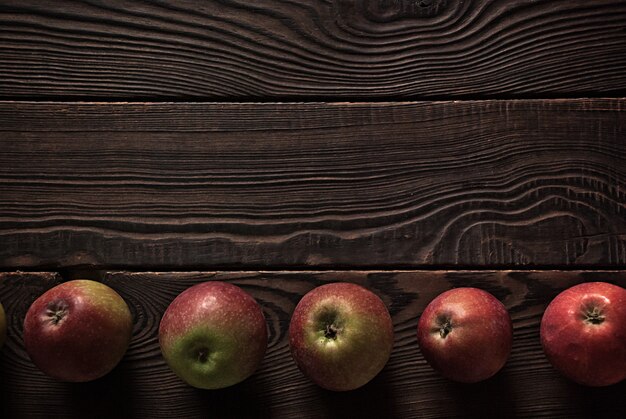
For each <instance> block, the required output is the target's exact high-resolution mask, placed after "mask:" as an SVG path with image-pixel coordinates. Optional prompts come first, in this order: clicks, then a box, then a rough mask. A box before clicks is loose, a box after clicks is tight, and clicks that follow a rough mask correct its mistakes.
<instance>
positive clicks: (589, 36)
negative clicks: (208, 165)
mask: <svg viewBox="0 0 626 419" xmlns="http://www.w3.org/2000/svg"><path fill="white" fill-rule="evenodd" d="M624 26H626V3H624V1H622V0H594V1H588V0H557V1H536V0H472V1H462V0H428V1H419V2H418V1H416V0H386V1H380V0H299V1H286V0H283V1H275V0H272V1H269V0H263V1H254V2H245V1H239V0H237V1H235V0H230V1H218V0H209V1H204V2H203V3H202V5H201V6H199V5H198V3H197V2H196V1H192V0H170V1H167V2H165V1H151V2H137V1H135V2H130V1H127V0H110V1H107V2H94V1H75V0H72V1H63V2H53V1H41V0H3V1H2V4H1V5H0V97H1V98H5V99H7V98H13V99H24V98H61V97H63V98H66V97H75V98H83V99H84V98H97V97H100V98H120V99H123V98H126V99H128V98H134V99H137V98H148V99H152V100H154V99H158V98H161V99H163V98H172V99H185V98H187V99H205V100H206V99H224V98H238V99H241V98H248V99H251V100H253V99H254V98H292V99H295V98H310V97H321V98H331V97H334V98H336V97H352V98H356V97H361V98H371V97H396V98H397V97H412V98H434V97H448V98H453V97H457V98H458V97H478V96H480V97H483V98H486V97H494V96H497V97H523V96H526V97H528V96H533V95H542V97H562V96H563V95H570V96H571V95H576V96H581V95H583V96H586V95H590V94H591V95H598V94H604V95H623V94H624V92H625V91H626V71H624V69H625V68H626V32H625V31H624Z"/></svg>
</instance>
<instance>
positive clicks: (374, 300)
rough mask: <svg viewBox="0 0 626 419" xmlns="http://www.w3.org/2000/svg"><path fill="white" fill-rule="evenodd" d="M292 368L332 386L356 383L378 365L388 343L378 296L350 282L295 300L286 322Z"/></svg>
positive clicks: (389, 329)
mask: <svg viewBox="0 0 626 419" xmlns="http://www.w3.org/2000/svg"><path fill="white" fill-rule="evenodd" d="M289 346H290V349H291V354H292V356H293V359H294V360H295V362H296V364H297V365H298V368H300V370H301V371H302V372H303V373H304V375H305V376H307V377H308V378H309V379H310V380H312V381H313V382H314V383H316V384H317V385H319V386H321V387H323V388H325V389H328V390H333V391H347V390H353V389H356V388H359V387H361V386H363V385H365V384H367V383H368V382H369V381H371V380H372V379H373V378H374V377H375V376H376V375H378V373H379V372H380V371H381V370H382V369H383V367H384V366H385V364H386V363H387V361H388V360H389V356H390V354H391V350H392V348H393V323H392V321H391V316H390V315H389V311H388V310H387V307H386V306H385V304H384V303H383V302H382V300H381V299H380V298H379V297H378V296H377V295H376V294H374V293H373V292H371V291H369V290H367V289H366V288H364V287H362V286H360V285H356V284H352V283H343V282H340V283H332V284H326V285H322V286H320V287H317V288H315V289H313V290H311V291H310V292H309V293H307V294H306V295H305V296H304V297H303V298H302V299H301V300H300V302H299V303H298V305H297V306H296V309H295V311H294V313H293V316H292V318H291V323H290V325H289Z"/></svg>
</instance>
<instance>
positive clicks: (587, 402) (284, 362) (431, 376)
mask: <svg viewBox="0 0 626 419" xmlns="http://www.w3.org/2000/svg"><path fill="white" fill-rule="evenodd" d="M52 279H54V278H52ZM99 279H100V280H101V281H103V282H105V283H107V284H109V285H110V286H111V287H113V288H114V289H116V290H117V291H118V292H119V293H120V294H121V295H122V296H123V297H124V298H125V300H126V301H127V302H128V304H129V306H130V308H131V311H132V313H133V317H134V324H135V326H134V333H133V338H132V341H131V345H130V348H129V351H128V353H127V355H126V356H125V358H124V360H123V361H122V363H121V364H120V365H119V366H118V367H117V368H116V369H115V370H114V371H113V372H112V373H111V374H109V375H108V376H106V377H104V378H102V379H100V380H97V381H95V382H92V383H89V384H83V385H72V384H64V383H59V382H56V381H54V380H52V379H49V378H47V377H46V376H44V375H43V374H42V373H40V372H38V371H37V370H36V369H35V367H34V366H33V365H32V364H31V362H30V361H29V360H28V356H27V355H26V353H25V352H24V350H23V344H22V341H21V322H22V320H23V317H24V314H25V312H26V310H27V308H28V305H29V304H30V303H31V302H32V300H33V299H34V298H35V297H36V294H35V293H33V290H37V291H39V292H43V291H44V290H45V289H47V288H49V287H50V286H52V284H53V282H51V278H50V277H49V276H44V277H42V278H41V279H37V278H36V275H35V274H0V300H1V301H3V302H4V304H5V306H6V307H7V311H8V315H9V318H10V329H9V331H10V334H9V341H8V344H7V346H6V347H5V348H4V349H3V351H2V352H1V353H0V372H1V373H0V377H1V379H0V386H1V391H0V400H1V406H2V409H3V410H4V413H5V414H4V415H3V417H43V416H45V417H65V418H69V417H86V416H90V415H91V413H92V412H99V414H100V415H101V416H103V417H121V416H124V417H138V418H139V417H141V418H145V417H150V418H171V417H205V416H206V415H207V414H208V413H210V414H211V415H212V416H214V417H236V418H241V417H272V418H292V417H293V418H296V417H297V418H336V417H372V418H381V417H397V418H417V417H419V418H444V417H445V418H449V417H481V418H484V417H510V418H513V417H546V418H555V417H568V418H584V417H594V418H623V417H626V404H624V402H623V394H624V391H625V390H626V382H622V383H620V384H617V385H614V386H610V387H606V388H596V389H594V388H586V387H583V386H579V385H576V384H573V383H571V382H569V381H567V380H566V379H564V378H562V377H561V376H560V375H559V374H558V373H557V372H556V371H554V370H553V369H552V367H551V366H550V365H549V364H548V362H547V360H546V359H545V356H544V355H543V353H542V349H541V344H540V342H539V323H540V319H541V315H542V313H543V310H544V309H545V307H546V306H547V304H548V303H549V301H550V300H551V299H552V298H553V297H555V296H556V295H557V293H559V292H560V291H561V290H563V289H565V288H567V287H569V286H572V285H574V284H576V283H580V282H585V281H598V280H599V281H609V282H612V283H615V284H618V285H621V286H626V272H623V271H622V272H615V271H594V272H585V271H569V272H561V271H393V272H390V271H343V272H332V271H331V272H306V271H303V272H297V271H291V272H195V273H127V272H112V273H107V274H104V275H102V276H101V277H100V278H99ZM206 280H217V281H228V282H232V283H234V284H237V285H239V286H241V287H242V288H243V289H245V290H246V291H247V292H249V293H250V294H251V295H253V296H254V297H255V298H256V299H257V301H259V303H260V304H261V306H262V307H263V310H264V313H265V316H266V319H267V324H268V330H269V336H270V339H269V347H268V351H267V354H266V357H265V359H264V361H263V363H262V365H261V367H260V369H259V370H258V371H257V373H255V375H253V376H252V377H251V378H250V379H248V380H246V381H245V382H243V383H241V384H239V385H237V386H235V387H232V388H229V389H225V390H220V391H199V390H195V389H192V388H190V387H188V386H186V385H185V384H184V383H182V382H181V381H180V380H178V379H177V378H176V376H175V375H174V374H173V373H172V372H171V371H169V370H168V368H167V366H166V364H165V362H164V360H163V359H162V357H161V354H160V351H159V346H158V341H157V332H158V324H159V321H160V317H161V315H162V313H163V312H164V311H165V309H166V307H167V306H168V304H169V303H170V302H171V301H172V300H173V299H174V298H175V296H176V295H178V293H180V292H182V291H183V290H184V289H186V288H187V287H189V286H191V285H194V284H196V283H199V282H202V281H206ZM333 281H348V282H354V283H358V284H362V285H364V286H366V287H368V288H370V289H371V290H373V291H374V292H375V293H376V294H378V295H379V296H380V297H381V298H382V299H383V301H384V302H385V304H386V305H387V307H388V308H389V310H390V313H391V314H392V318H393V323H394V327H395V345H394V349H393V352H392V355H391V359H390V361H389V363H388V364H387V366H386V367H385V369H384V370H383V372H382V373H381V374H380V375H379V376H378V377H377V378H375V379H374V380H373V381H372V382H371V383H369V384H368V385H366V386H365V387H363V388H361V389H359V390H357V391H353V392H349V393H332V392H327V391H324V390H321V389H319V388H317V387H316V386H315V385H314V384H312V383H310V382H309V381H308V380H307V379H306V378H305V377H304V376H303V375H302V374H301V373H300V372H299V371H298V369H297V367H296V366H295V364H294V363H293V361H292V360H291V357H290V354H289V349H288V338H287V329H288V325H289V319H290V316H291V313H292V312H293V309H294V308H295V305H296V304H297V302H298V301H299V300H300V298H301V297H302V296H303V295H304V294H305V293H306V292H308V291H309V290H311V289H312V288H314V287H316V286H318V285H321V284H324V283H327V282H333ZM459 286H475V287H479V288H482V289H485V290H487V291H489V292H491V293H493V294H494V295H495V296H496V297H497V298H498V299H500V300H501V301H502V302H503V303H504V304H505V306H506V307H507V309H508V310H509V312H510V313H511V316H512V318H513V324H514V343H513V350H512V354H511V357H510V359H509V361H508V362H507V364H506V365H505V367H504V369H503V370H502V371H501V372H500V373H499V374H498V375H496V376H495V377H494V378H492V379H490V380H487V381H485V382H483V383H479V384H475V385H460V384H455V383H453V382H450V381H448V380H446V379H444V378H442V377H440V376H439V375H438V374H437V373H435V372H434V371H433V370H432V369H431V368H430V367H429V366H428V365H427V364H426V362H425V360H424V358H423V357H422V355H421V354H420V352H419V348H418V345H417V339H416V333H415V331H416V326H417V320H418V318H419V315H420V314H421V312H422V311H423V310H424V308H425V307H426V305H427V304H428V302H430V301H431V300H432V299H433V298H434V297H435V296H436V295H438V294H439V293H441V292H443V291H444V290H447V289H450V288H452V287H459ZM27 287H28V288H27Z"/></svg>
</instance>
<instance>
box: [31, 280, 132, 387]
mask: <svg viewBox="0 0 626 419" xmlns="http://www.w3.org/2000/svg"><path fill="white" fill-rule="evenodd" d="M132 328H133V322H132V315H131V313H130V310H129V309H128V306H127V305H126V303H125V302H124V299H122V297H121V296H120V295H119V294H118V293H116V292H115V291H114V290H113V289H111V288H110V287H108V286H106V285H104V284H102V283H100V282H95V281H90V280H80V279H79V280H74V281H69V282H65V283H63V284H60V285H57V286H56V287H54V288H52V289H50V290H48V291H46V292H45V293H44V294H43V295H41V296H40V297H39V298H37V299H36V300H35V302H34V303H33V304H32V305H31V306H30V308H29V309H28V312H27V313H26V318H25V319H24V345H25V347H26V352H27V353H28V355H29V356H30V358H31V359H32V361H33V363H34V364H35V365H36V366H37V367H38V368H39V369H40V370H42V371H43V372H44V373H46V374H47V375H49V376H51V377H53V378H56V379H59V380H62V381H70V382H85V381H91V380H95V379H97V378H100V377H102V376H104V375H106V374H107V373H109V372H110V371H111V370H112V369H113V368H114V367H115V366H116V365H117V364H118V363H119V361H120V360H121V359H122V357H123V356H124V354H125V353H126V350H127V348H128V344H129V342H130V338H131V334H132Z"/></svg>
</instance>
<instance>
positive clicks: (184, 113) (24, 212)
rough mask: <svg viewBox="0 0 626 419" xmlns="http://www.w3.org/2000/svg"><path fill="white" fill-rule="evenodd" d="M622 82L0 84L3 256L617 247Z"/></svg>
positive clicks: (229, 260) (139, 260) (70, 260)
mask: <svg viewBox="0 0 626 419" xmlns="http://www.w3.org/2000/svg"><path fill="white" fill-rule="evenodd" d="M625 105H626V101H625V100H623V99H610V100H600V99H597V100H596V99H594V100H550V101H544V100H539V101H534V100H524V101H477V102H435V103H421V102H407V103H392V104H385V103H383V104H367V103H363V104H341V103H318V104H288V105H287V104H154V103H139V104H103V103H100V104H93V103H86V104H59V103H52V104H51V103H12V102H3V103H0V145H1V149H0V150H1V151H0V267H4V268H5V269H7V270H12V269H25V268H28V269H50V268H55V269H56V268H66V267H76V266H81V265H84V266H94V267H104V268H105V269H111V268H113V267H118V268H119V267H122V268H133V269H134V270H150V269H155V268H156V269H158V270H164V269H165V270H176V269H179V270H189V269H205V270H206V269H213V270H214V269H217V268H218V267H221V268H226V267H227V268H229V269H231V268H232V269H236V270H241V269H242V268H243V267H249V268H252V269H260V268H262V267H267V266H271V267H273V269H276V268H277V267H291V268H302V267H308V266H315V267H360V268H363V267H368V268H374V267H419V266H425V265H429V266H433V265H435V266H483V267H484V266H533V265H534V266H547V265H550V266H555V267H556V266H559V265H567V264H571V265H578V266H591V265H593V266H596V267H598V266H602V265H604V266H620V265H623V264H624V263H626V210H625V206H626V141H625V140H624V139H625V138H626V113H625V112H624V111H623V109H624V107H625Z"/></svg>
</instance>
